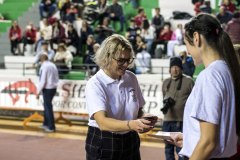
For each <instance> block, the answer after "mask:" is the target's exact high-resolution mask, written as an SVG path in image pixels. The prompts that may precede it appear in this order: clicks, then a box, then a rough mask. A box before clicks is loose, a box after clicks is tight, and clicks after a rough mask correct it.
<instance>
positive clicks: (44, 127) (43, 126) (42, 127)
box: [39, 125, 48, 130]
mask: <svg viewBox="0 0 240 160" xmlns="http://www.w3.org/2000/svg"><path fill="white" fill-rule="evenodd" d="M39 128H41V129H44V130H45V129H48V127H47V126H45V125H41V126H39Z"/></svg>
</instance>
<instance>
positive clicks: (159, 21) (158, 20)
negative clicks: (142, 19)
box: [152, 7, 164, 37]
mask: <svg viewBox="0 0 240 160" xmlns="http://www.w3.org/2000/svg"><path fill="white" fill-rule="evenodd" d="M152 26H153V27H154V28H155V37H157V36H158V35H159V33H160V31H161V29H162V28H163V26H164V17H163V16H162V15H161V14H160V8H158V7H157V8H155V15H154V17H153V18H152Z"/></svg>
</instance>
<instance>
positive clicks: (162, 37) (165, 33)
mask: <svg viewBox="0 0 240 160" xmlns="http://www.w3.org/2000/svg"><path fill="white" fill-rule="evenodd" d="M172 34H173V31H172V30H171V24H170V23H169V22H166V23H165V24H164V27H163V29H162V30H161V32H160V34H159V35H158V37H156V39H155V40H154V41H153V44H152V50H153V51H152V52H150V53H154V55H152V57H154V56H155V55H156V53H155V49H156V46H157V45H158V44H161V45H163V49H162V54H164V55H165V54H166V53H167V52H166V50H167V43H168V41H169V40H171V38H172ZM160 57H162V55H161V56H160Z"/></svg>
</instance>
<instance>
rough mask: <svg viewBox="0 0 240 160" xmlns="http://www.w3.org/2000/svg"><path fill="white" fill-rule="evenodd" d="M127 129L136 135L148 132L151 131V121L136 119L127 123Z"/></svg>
mask: <svg viewBox="0 0 240 160" xmlns="http://www.w3.org/2000/svg"><path fill="white" fill-rule="evenodd" d="M129 128H130V129H131V130H134V131H136V132H138V133H144V132H148V131H150V130H151V129H153V126H152V125H151V121H149V120H146V119H137V120H130V121H129Z"/></svg>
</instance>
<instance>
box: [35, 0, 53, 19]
mask: <svg viewBox="0 0 240 160" xmlns="http://www.w3.org/2000/svg"><path fill="white" fill-rule="evenodd" d="M56 9H57V5H56V4H55V3H53V4H51V5H49V6H45V5H44V4H43V3H40V5H39V13H40V17H41V18H44V17H46V16H44V12H46V13H47V17H46V18H48V17H50V16H52V15H53V14H54V12H55V10H56Z"/></svg>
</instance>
